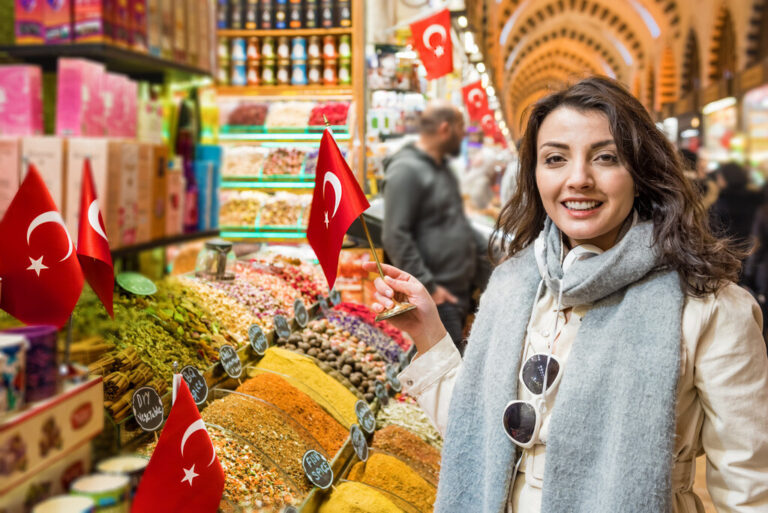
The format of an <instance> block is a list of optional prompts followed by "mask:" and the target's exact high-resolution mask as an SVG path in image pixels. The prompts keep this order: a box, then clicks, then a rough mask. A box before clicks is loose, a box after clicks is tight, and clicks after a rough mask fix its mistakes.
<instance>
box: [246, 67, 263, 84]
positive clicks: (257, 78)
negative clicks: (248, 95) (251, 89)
mask: <svg viewBox="0 0 768 513" xmlns="http://www.w3.org/2000/svg"><path fill="white" fill-rule="evenodd" d="M246 81H247V83H248V85H249V86H257V85H260V84H261V70H260V69H259V61H248V70H247V75H246Z"/></svg>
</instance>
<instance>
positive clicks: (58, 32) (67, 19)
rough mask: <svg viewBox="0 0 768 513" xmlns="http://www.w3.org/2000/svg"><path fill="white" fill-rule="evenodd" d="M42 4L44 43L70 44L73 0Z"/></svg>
mask: <svg viewBox="0 0 768 513" xmlns="http://www.w3.org/2000/svg"><path fill="white" fill-rule="evenodd" d="M42 4H43V6H44V7H43V19H44V20H45V42H46V43H47V44H62V43H69V42H71V41H72V14H73V9H74V6H73V4H74V0H55V1H45V2H42Z"/></svg>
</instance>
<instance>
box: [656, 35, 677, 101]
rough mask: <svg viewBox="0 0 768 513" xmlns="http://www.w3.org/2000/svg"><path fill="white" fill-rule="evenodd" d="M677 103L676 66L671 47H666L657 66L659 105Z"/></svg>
mask: <svg viewBox="0 0 768 513" xmlns="http://www.w3.org/2000/svg"><path fill="white" fill-rule="evenodd" d="M675 101H677V66H676V65H675V52H674V50H673V49H672V45H667V46H665V47H664V50H663V51H662V53H661V62H660V64H659V103H661V104H662V105H664V104H667V103H674V102H675Z"/></svg>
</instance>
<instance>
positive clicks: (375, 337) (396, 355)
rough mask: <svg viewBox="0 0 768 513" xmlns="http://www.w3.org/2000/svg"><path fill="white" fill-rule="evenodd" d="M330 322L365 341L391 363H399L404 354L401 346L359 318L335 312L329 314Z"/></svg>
mask: <svg viewBox="0 0 768 513" xmlns="http://www.w3.org/2000/svg"><path fill="white" fill-rule="evenodd" d="M328 320H329V321H331V322H332V323H333V324H335V325H337V326H339V327H340V328H342V329H344V331H348V332H349V333H351V334H352V335H353V336H355V337H357V338H358V339H359V340H363V341H365V343H366V344H368V345H369V346H371V347H373V348H374V349H376V350H377V351H378V352H379V353H381V354H382V356H384V357H386V358H387V360H389V361H390V362H391V363H397V362H399V359H400V354H401V353H402V352H403V350H402V349H400V346H398V345H397V344H396V343H395V341H394V340H392V339H391V338H389V337H388V336H386V335H385V334H383V333H382V332H381V331H379V330H378V329H377V328H374V327H373V326H371V325H370V324H367V323H366V322H365V321H363V320H362V319H360V318H359V317H355V316H354V315H349V314H346V313H344V312H341V311H338V310H333V311H331V312H329V313H328Z"/></svg>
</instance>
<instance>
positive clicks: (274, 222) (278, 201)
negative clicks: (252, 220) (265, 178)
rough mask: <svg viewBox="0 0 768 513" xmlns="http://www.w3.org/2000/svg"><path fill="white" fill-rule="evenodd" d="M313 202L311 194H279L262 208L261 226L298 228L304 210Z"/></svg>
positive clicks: (268, 200) (269, 199)
mask: <svg viewBox="0 0 768 513" xmlns="http://www.w3.org/2000/svg"><path fill="white" fill-rule="evenodd" d="M311 202H312V196H310V195H309V194H291V193H287V192H278V193H277V194H275V195H273V196H270V197H269V198H268V199H267V200H266V201H265V202H264V204H263V205H262V206H261V213H260V216H259V225H260V226H298V225H299V219H301V217H302V214H303V213H304V210H305V209H307V208H308V207H309V205H310V203H311Z"/></svg>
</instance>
